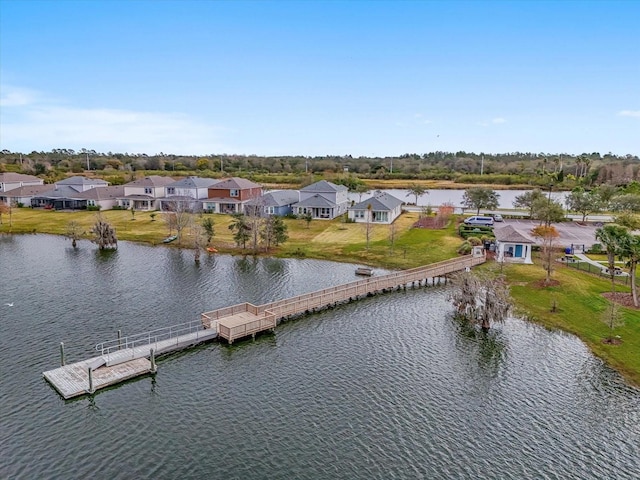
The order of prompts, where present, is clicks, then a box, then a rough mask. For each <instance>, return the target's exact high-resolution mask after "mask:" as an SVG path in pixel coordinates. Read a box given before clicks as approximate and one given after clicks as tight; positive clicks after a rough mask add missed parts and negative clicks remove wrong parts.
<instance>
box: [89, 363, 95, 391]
mask: <svg viewBox="0 0 640 480" xmlns="http://www.w3.org/2000/svg"><path fill="white" fill-rule="evenodd" d="M88 392H89V393H90V394H92V393H93V392H95V390H94V389H93V368H91V367H89V390H88Z"/></svg>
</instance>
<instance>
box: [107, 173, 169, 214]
mask: <svg viewBox="0 0 640 480" xmlns="http://www.w3.org/2000/svg"><path fill="white" fill-rule="evenodd" d="M171 183H174V180H173V178H171V177H161V176H160V175H150V176H148V177H144V178H140V179H138V180H134V181H133V182H129V183H125V184H124V196H122V197H120V198H119V199H118V206H120V207H121V208H126V209H133V210H157V209H158V208H159V207H160V204H159V202H158V199H160V198H164V197H166V196H167V191H166V187H167V185H169V184H171Z"/></svg>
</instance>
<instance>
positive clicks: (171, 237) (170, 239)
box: [162, 235, 178, 243]
mask: <svg viewBox="0 0 640 480" xmlns="http://www.w3.org/2000/svg"><path fill="white" fill-rule="evenodd" d="M176 238H178V235H171V236H170V237H167V238H165V239H164V240H162V243H171V242H173V241H174V240H175V239H176Z"/></svg>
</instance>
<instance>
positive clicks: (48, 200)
mask: <svg viewBox="0 0 640 480" xmlns="http://www.w3.org/2000/svg"><path fill="white" fill-rule="evenodd" d="M108 186H109V182H106V181H104V180H102V179H93V178H87V177H83V176H81V175H76V176H74V177H69V178H65V179H64V180H60V181H59V182H56V183H54V184H53V185H52V186H51V188H50V189H49V190H46V191H44V192H40V193H38V194H37V195H34V196H33V197H32V198H31V206H32V207H34V208H37V207H43V208H53V209H55V210H81V209H85V208H87V199H86V198H85V197H84V196H83V194H84V193H85V192H88V191H91V190H93V189H96V188H98V189H99V188H106V187H108Z"/></svg>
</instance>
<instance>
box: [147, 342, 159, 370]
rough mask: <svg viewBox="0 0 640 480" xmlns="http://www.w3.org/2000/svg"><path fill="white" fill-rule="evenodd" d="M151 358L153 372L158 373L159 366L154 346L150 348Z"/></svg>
mask: <svg viewBox="0 0 640 480" xmlns="http://www.w3.org/2000/svg"><path fill="white" fill-rule="evenodd" d="M149 359H150V360H151V373H156V372H157V371H158V368H157V367H156V355H155V352H154V351H153V348H152V349H151V350H149Z"/></svg>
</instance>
